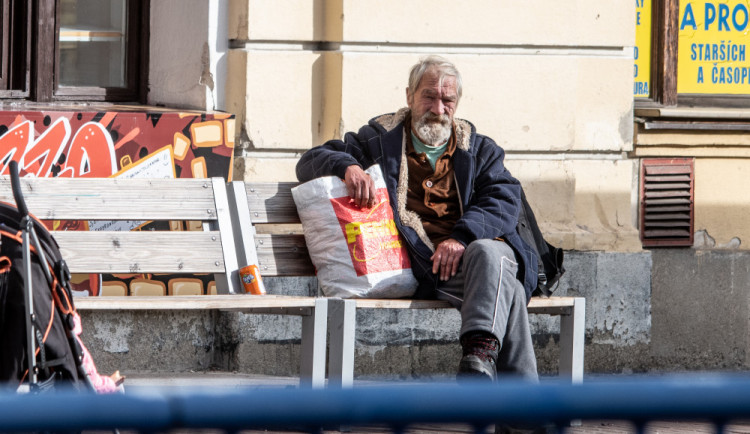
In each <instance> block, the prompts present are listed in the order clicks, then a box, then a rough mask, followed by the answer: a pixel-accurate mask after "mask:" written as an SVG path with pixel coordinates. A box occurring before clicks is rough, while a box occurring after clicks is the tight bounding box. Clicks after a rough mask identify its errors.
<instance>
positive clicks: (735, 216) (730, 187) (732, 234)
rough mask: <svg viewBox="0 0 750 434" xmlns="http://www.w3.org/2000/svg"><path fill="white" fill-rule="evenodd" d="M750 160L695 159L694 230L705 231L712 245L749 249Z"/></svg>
mask: <svg viewBox="0 0 750 434" xmlns="http://www.w3.org/2000/svg"><path fill="white" fill-rule="evenodd" d="M748 174H750V160H748V159H736V158H733V159H729V158H697V159H696V160H695V230H696V231H705V232H706V233H707V234H708V236H709V237H711V238H712V239H713V241H712V242H711V244H713V245H714V247H722V246H727V247H728V246H730V245H731V246H732V247H737V246H736V242H732V239H733V238H737V239H738V240H739V241H740V243H741V244H740V245H739V247H740V248H741V249H748V248H750V225H748V223H747V222H748V216H750V190H748V189H747V184H748Z"/></svg>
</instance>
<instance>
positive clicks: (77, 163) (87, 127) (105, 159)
mask: <svg viewBox="0 0 750 434" xmlns="http://www.w3.org/2000/svg"><path fill="white" fill-rule="evenodd" d="M115 161H116V160H115V148H114V145H113V144H112V137H111V136H110V135H109V133H108V132H107V130H106V129H104V127H103V126H102V125H101V124H99V123H96V122H89V123H87V124H84V125H83V126H82V127H81V128H80V129H79V130H78V132H76V135H75V137H73V141H72V143H71V145H70V149H69V151H68V156H67V159H66V161H65V165H64V167H63V169H62V170H61V171H60V174H59V175H58V176H61V177H82V178H106V177H108V176H110V175H112V174H113V173H115V172H116V171H117V165H116V162H115Z"/></svg>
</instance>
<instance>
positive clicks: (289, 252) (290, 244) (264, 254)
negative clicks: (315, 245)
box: [255, 234, 315, 276]
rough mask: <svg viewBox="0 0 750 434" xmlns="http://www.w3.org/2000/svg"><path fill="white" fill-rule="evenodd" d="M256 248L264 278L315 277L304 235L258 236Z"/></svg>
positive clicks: (256, 236) (256, 237)
mask: <svg viewBox="0 0 750 434" xmlns="http://www.w3.org/2000/svg"><path fill="white" fill-rule="evenodd" d="M255 247H256V249H257V252H258V264H259V266H260V273H261V275H262V276H313V275H315V267H313V264H312V262H311V261H310V256H309V254H308V252H307V245H306V244H305V237H304V235H289V234H256V235H255Z"/></svg>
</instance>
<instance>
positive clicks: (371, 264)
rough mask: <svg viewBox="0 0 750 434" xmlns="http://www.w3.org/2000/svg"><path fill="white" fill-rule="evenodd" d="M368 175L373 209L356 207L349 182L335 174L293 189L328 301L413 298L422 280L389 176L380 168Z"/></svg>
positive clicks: (319, 278)
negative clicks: (399, 223)
mask: <svg viewBox="0 0 750 434" xmlns="http://www.w3.org/2000/svg"><path fill="white" fill-rule="evenodd" d="M367 173H369V174H370V177H371V178H372V179H373V181H375V187H376V189H377V193H378V204H377V205H375V206H374V207H372V208H359V207H358V206H356V205H354V203H353V202H352V201H351V199H350V198H349V195H348V193H347V191H346V184H345V183H344V181H342V180H341V179H340V178H338V177H335V176H327V177H323V178H317V179H314V180H312V181H309V182H306V183H304V184H302V185H299V186H297V187H295V188H293V189H292V196H293V197H294V203H295V204H296V205H297V212H298V213H299V216H300V220H302V228H303V230H304V233H305V241H306V243H307V249H308V252H309V253H310V258H311V259H312V262H313V265H315V268H316V270H317V276H318V281H319V282H320V286H321V289H322V291H323V294H325V295H326V296H328V297H341V298H402V297H409V296H411V295H413V294H414V291H415V290H416V288H417V281H416V279H415V278H414V275H413V274H412V272H411V264H410V262H409V255H408V253H407V251H406V247H405V245H404V244H403V240H402V239H401V237H400V236H399V234H398V231H397V229H396V224H395V222H394V221H393V211H392V209H391V204H390V200H389V197H388V190H387V189H386V186H385V182H384V181H383V174H382V172H381V171H380V166H378V165H377V164H376V165H374V166H372V167H370V168H369V169H367Z"/></svg>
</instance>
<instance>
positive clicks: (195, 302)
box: [74, 295, 315, 313]
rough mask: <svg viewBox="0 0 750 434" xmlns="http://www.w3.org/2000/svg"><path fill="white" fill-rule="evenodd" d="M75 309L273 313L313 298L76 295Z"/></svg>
mask: <svg viewBox="0 0 750 434" xmlns="http://www.w3.org/2000/svg"><path fill="white" fill-rule="evenodd" d="M74 302H75V305H76V309H77V310H203V309H217V310H224V311H240V312H256V313H258V312H266V311H269V312H273V311H274V310H276V309H289V308H301V309H308V308H312V307H314V306H315V298H313V297H296V296H281V295H276V296H274V295H264V296H254V295H198V296H172V297H127V296H126V297H76V298H75V301H74Z"/></svg>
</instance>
